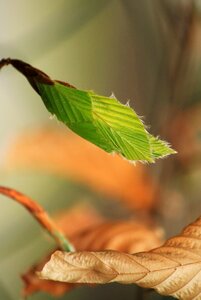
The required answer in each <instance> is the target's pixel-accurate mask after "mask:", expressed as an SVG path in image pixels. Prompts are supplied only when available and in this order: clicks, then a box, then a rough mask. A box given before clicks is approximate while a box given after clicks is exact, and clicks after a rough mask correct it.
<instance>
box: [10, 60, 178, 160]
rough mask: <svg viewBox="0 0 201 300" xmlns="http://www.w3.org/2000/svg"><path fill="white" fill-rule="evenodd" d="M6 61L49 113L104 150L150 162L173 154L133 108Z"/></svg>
mask: <svg viewBox="0 0 201 300" xmlns="http://www.w3.org/2000/svg"><path fill="white" fill-rule="evenodd" d="M9 63H11V64H12V65H13V66H14V67H15V68H16V69H17V70H18V71H20V72H21V73H23V74H24V75H25V76H26V78H27V79H28V81H29V82H30V84H31V85H32V87H33V88H34V89H35V90H36V92H37V93H38V94H39V95H40V96H41V98H42V100H43V102H44V104H45V106H46V108H47V109H48V110H49V111H50V113H51V114H52V115H56V117H57V118H58V119H59V120H60V121H62V122H63V123H65V124H66V125H67V126H68V127H69V128H70V129H71V130H72V131H74V132H75V133H77V134H78V135H80V136H81V137H83V138H85V139H86V140H88V141H90V142H92V143H93V144H95V145H97V146H98V147H100V148H102V149H103V150H105V151H107V152H109V153H117V154H119V155H121V156H122V157H124V158H126V159H127V160H129V161H143V162H150V163H151V162H154V161H155V159H156V158H160V157H164V156H167V155H169V154H172V153H175V151H174V150H172V149H171V148H170V147H169V145H168V144H167V143H165V142H163V141H160V140H159V139H158V138H154V137H152V136H151V135H150V134H149V133H148V132H147V131H146V129H145V126H144V124H143V122H142V121H141V120H140V118H139V117H138V116H137V114H136V113H135V112H134V110H133V109H131V108H130V107H129V106H127V105H123V104H121V103H120V102H119V101H118V100H117V99H115V98H114V97H113V98H109V97H104V96H99V95H96V94H95V93H94V92H92V91H82V90H79V89H76V88H74V87H73V86H72V85H70V84H68V83H64V82H61V81H57V80H52V79H51V78H50V77H49V76H48V75H46V74H45V73H43V72H42V71H40V70H38V69H35V68H33V67H32V66H30V65H29V64H26V63H24V62H22V61H19V60H16V59H10V60H9Z"/></svg>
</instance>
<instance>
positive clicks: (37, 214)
mask: <svg viewBox="0 0 201 300" xmlns="http://www.w3.org/2000/svg"><path fill="white" fill-rule="evenodd" d="M0 194H2V195H5V196H7V197H9V198H12V199H13V200H15V201H16V202H18V203H20V204H21V205H23V206H24V207H25V208H26V209H27V210H28V211H29V212H30V213H31V215H32V216H33V217H34V218H35V219H36V220H37V221H38V222H39V223H40V224H41V225H42V227H43V228H45V229H46V230H47V231H48V233H49V234H50V235H51V236H52V237H53V238H54V239H55V241H56V243H57V244H58V245H59V247H60V248H62V249H63V250H65V251H74V247H73V246H72V245H71V243H70V242H69V241H68V240H67V239H66V237H65V236H64V234H63V233H62V232H61V230H60V229H59V228H58V227H57V226H56V224H55V223H54V222H53V221H52V220H51V218H50V217H49V216H48V214H47V213H46V212H45V211H44V209H43V208H42V207H41V206H40V205H39V204H38V203H37V202H35V201H33V200H32V199H30V198H29V197H27V196H25V195H24V194H22V193H20V192H18V191H16V190H14V189H11V188H8V187H4V186H0Z"/></svg>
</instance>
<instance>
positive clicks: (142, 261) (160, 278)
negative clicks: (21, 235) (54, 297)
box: [40, 217, 201, 300]
mask: <svg viewBox="0 0 201 300" xmlns="http://www.w3.org/2000/svg"><path fill="white" fill-rule="evenodd" d="M40 276H41V278H43V279H51V280H56V281H62V282H71V283H109V282H114V281H115V282H119V283H126V284H127V283H136V284H137V285H139V286H141V287H145V288H153V289H155V290H156V291H157V292H158V293H160V294H162V295H171V296H174V297H175V298H178V299H184V300H190V299H191V300H192V299H194V300H198V299H201V217H200V218H199V219H197V220H196V221H195V222H194V223H192V224H190V225H189V226H188V227H186V228H185V229H184V230H183V231H182V233H181V234H180V235H178V236H176V237H173V238H171V239H169V240H167V241H166V243H165V244H164V245H163V246H161V247H159V248H156V249H153V250H151V251H148V252H140V253H136V254H133V255H130V254H126V253H122V252H117V251H103V252H87V251H83V252H74V253H73V252H72V253H67V252H61V251H56V252H55V253H54V254H53V255H52V257H51V259H50V261H49V262H48V263H47V264H46V265H45V267H44V268H43V270H42V272H41V273H40Z"/></svg>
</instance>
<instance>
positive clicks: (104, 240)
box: [22, 210, 163, 296]
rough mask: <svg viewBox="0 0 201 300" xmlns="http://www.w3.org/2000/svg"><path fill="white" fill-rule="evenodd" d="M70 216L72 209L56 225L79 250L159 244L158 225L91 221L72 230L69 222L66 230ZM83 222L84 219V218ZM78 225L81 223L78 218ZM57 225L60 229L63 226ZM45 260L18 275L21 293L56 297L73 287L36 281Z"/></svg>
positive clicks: (130, 249) (136, 248)
mask: <svg viewBox="0 0 201 300" xmlns="http://www.w3.org/2000/svg"><path fill="white" fill-rule="evenodd" d="M80 212H81V210H80ZM73 215H74V216H75V220H76V219H78V218H77V217H76V210H75V211H74V213H72V212H71V213H70V214H69V218H67V219H66V224H65V217H64V216H63V217H62V222H61V223H60V225H61V224H63V225H64V228H65V230H64V231H65V232H66V233H68V236H69V237H70V240H71V241H72V243H73V244H74V246H75V248H76V249H77V250H79V251H80V250H90V251H98V250H99V251H100V250H102V249H113V250H119V251H126V252H128V253H133V252H136V251H145V250H149V249H152V248H153V247H157V246H159V245H161V243H162V233H163V231H162V230H161V229H160V228H155V229H154V228H151V227H150V226H149V227H148V226H145V225H144V224H141V223H140V222H134V221H113V222H108V221H107V222H104V223H102V224H97V223H96V224H95V223H94V225H93V224H92V221H91V226H90V227H88V228H87V229H85V230H84V229H80V230H79V231H78V229H77V230H76V231H72V229H71V228H72V226H71V224H70V227H69V229H68V224H69V223H71V222H69V220H71V221H72V218H71V216H73ZM78 215H80V213H78ZM86 215H89V212H87V214H86ZM66 217H67V215H66ZM82 219H83V218H82ZM85 223H87V222H86V221H85ZM73 224H76V222H73ZM78 224H80V226H81V223H80V222H79V220H78ZM61 228H62V229H63V227H61ZM80 228H81V227H80ZM49 259H50V256H48V257H47V258H46V259H45V260H43V261H42V262H41V263H39V264H38V265H37V266H34V267H32V268H31V269H30V270H29V271H28V272H27V273H26V274H24V275H23V276H22V278H23V281H24V283H25V288H24V292H23V294H24V295H25V296H29V295H31V294H33V293H35V292H37V291H45V292H48V293H50V294H52V295H54V296H60V295H62V294H64V293H66V292H68V291H69V290H71V289H73V288H75V287H76V286H77V285H76V284H67V283H62V282H53V281H49V280H40V279H39V278H38V277H37V275H36V271H39V270H41V269H42V268H43V266H44V265H45V263H46V262H47V261H48V260H49Z"/></svg>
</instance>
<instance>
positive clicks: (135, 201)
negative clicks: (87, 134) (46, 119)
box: [7, 128, 159, 211]
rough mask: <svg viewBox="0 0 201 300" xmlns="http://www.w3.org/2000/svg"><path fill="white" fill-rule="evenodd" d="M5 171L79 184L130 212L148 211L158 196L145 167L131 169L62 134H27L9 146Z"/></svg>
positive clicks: (48, 130)
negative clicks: (42, 173) (39, 173)
mask: <svg viewBox="0 0 201 300" xmlns="http://www.w3.org/2000/svg"><path fill="white" fill-rule="evenodd" d="M7 167H12V168H13V167H30V168H34V169H36V168H37V169H44V170H47V171H49V172H53V173H57V174H60V175H63V176H67V177H70V178H73V180H76V181H80V182H82V183H84V184H86V185H88V186H89V187H90V188H92V189H94V190H96V191H98V192H101V193H103V194H105V195H107V196H111V197H115V198H116V199H117V200H122V201H123V202H124V203H126V204H127V205H128V206H129V207H130V208H134V209H141V210H144V211H148V210H150V209H152V208H153V206H154V205H155V201H156V195H157V194H158V192H159V189H158V187H157V186H156V184H155V182H154V181H153V179H152V178H151V177H150V175H149V173H148V169H147V168H146V166H145V165H141V164H138V165H136V166H135V167H134V166H133V165H131V164H130V163H128V162H127V161H125V160H123V159H122V158H120V157H119V156H117V155H114V156H111V155H109V154H107V153H106V152H104V151H103V150H101V149H99V148H98V147H96V146H94V145H92V144H91V143H89V142H87V141H85V140H84V139H82V138H80V137H77V136H76V135H74V134H73V133H71V132H67V131H66V130H62V129H61V128H60V129H53V128H43V129H41V130H38V131H28V132H27V134H22V136H20V137H18V139H17V141H16V142H15V144H13V145H11V149H10V152H9V154H8V156H7Z"/></svg>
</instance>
